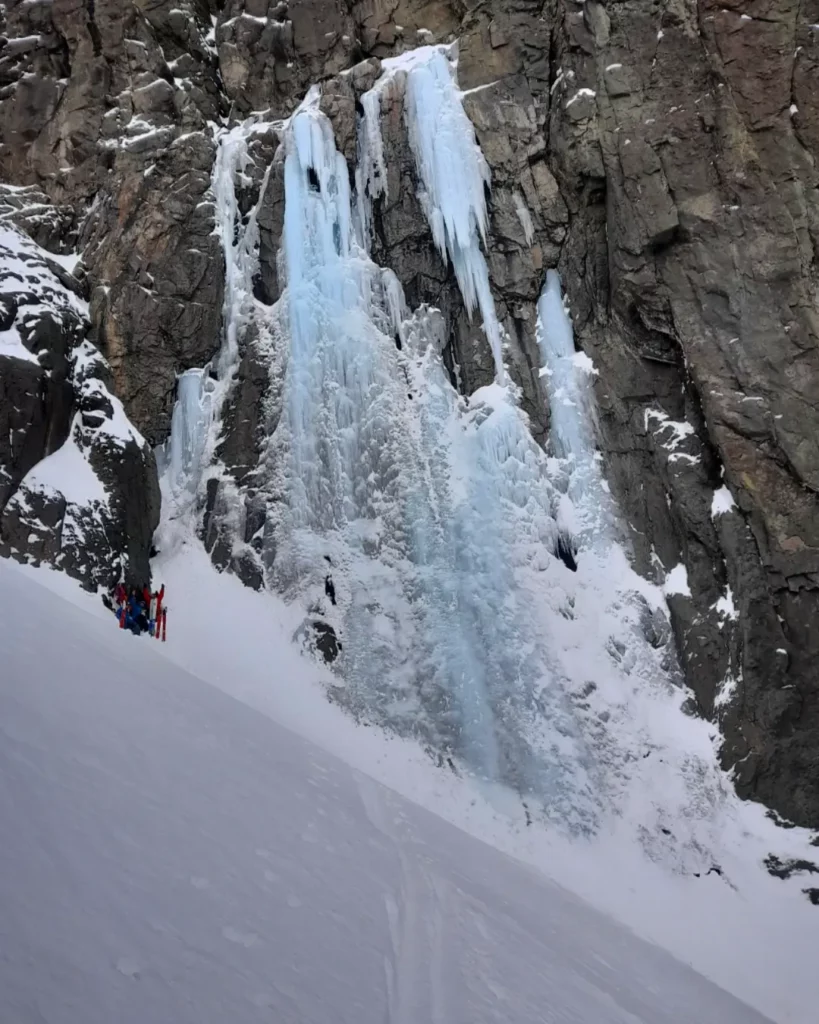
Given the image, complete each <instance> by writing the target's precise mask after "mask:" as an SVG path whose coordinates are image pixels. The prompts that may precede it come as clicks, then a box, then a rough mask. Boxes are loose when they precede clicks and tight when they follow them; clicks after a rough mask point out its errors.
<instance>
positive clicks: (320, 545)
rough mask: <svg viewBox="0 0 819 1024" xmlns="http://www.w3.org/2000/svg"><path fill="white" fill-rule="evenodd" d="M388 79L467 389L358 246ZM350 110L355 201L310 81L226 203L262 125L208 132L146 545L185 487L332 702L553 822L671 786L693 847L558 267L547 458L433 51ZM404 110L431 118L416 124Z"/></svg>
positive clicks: (655, 814) (696, 860)
mask: <svg viewBox="0 0 819 1024" xmlns="http://www.w3.org/2000/svg"><path fill="white" fill-rule="evenodd" d="M395 89H397V90H398V92H399V93H400V94H401V95H403V97H404V99H405V106H404V111H405V114H404V116H405V125H406V131H407V134H408V137H409V139H410V142H411V147H412V151H413V153H414V158H415V160H416V161H417V173H418V179H419V181H421V182H422V183H423V187H424V189H425V192H426V195H427V199H426V200H425V204H424V205H425V210H426V213H427V216H428V218H429V222H430V230H431V232H432V233H433V235H434V236H435V237H436V238H437V239H438V240H439V243H440V248H441V252H442V254H443V255H445V257H446V258H447V259H450V260H452V262H453V263H454V264H455V272H456V276H457V277H458V280H459V282H460V286H461V287H462V289H463V292H464V301H465V304H466V305H467V306H468V307H469V308H472V309H473V310H474V312H475V315H476V317H478V318H480V320H481V322H482V324H483V330H484V332H485V336H486V339H487V344H488V345H489V346H490V348H491V349H492V351H493V352H495V354H496V356H497V360H498V364H497V369H496V380H495V382H494V383H493V384H491V385H488V386H486V387H484V388H481V389H479V390H478V391H476V392H475V393H474V394H472V395H471V396H469V397H468V398H466V397H464V396H462V395H460V394H459V393H458V392H457V390H456V389H455V387H454V386H453V383H452V380H451V377H450V374H449V373H448V372H447V369H446V367H445V365H444V361H443V349H444V343H445V336H446V325H445V323H444V320H443V317H442V315H441V313H440V312H439V311H437V310H434V309H430V308H428V307H421V308H419V309H417V310H410V309H408V308H407V305H406V301H405V298H404V294H403V290H402V288H401V286H400V284H399V282H398V281H397V279H396V277H395V275H394V274H393V273H392V271H391V270H390V269H389V268H382V267H379V266H378V265H377V264H376V263H374V262H373V260H372V259H371V258H370V256H369V255H368V252H367V249H368V241H369V239H368V237H367V234H366V232H367V225H368V224H371V223H372V217H371V215H370V210H369V204H370V203H371V202H372V200H373V196H374V195H375V194H377V192H378V188H377V186H376V184H375V183H376V182H377V181H378V180H382V179H383V175H382V174H381V173H380V172H379V156H378V154H379V132H380V127H381V126H380V109H381V95H382V93H386V92H387V91H388V90H389V91H390V92H394V91H395ZM361 106H362V109H363V110H364V112H365V113H364V116H363V117H362V118H361V120H360V123H359V132H360V138H359V145H358V152H359V153H360V154H364V155H365V158H366V157H367V154H369V157H370V158H369V159H365V164H364V166H363V167H360V168H359V173H358V174H357V176H356V177H357V182H358V194H357V195H353V194H351V189H350V180H351V175H350V173H349V170H348V166H347V163H346V161H345V159H344V157H343V156H342V155H341V153H340V152H339V151H338V149H337V145H336V140H335V138H334V133H333V128H332V124H331V122H330V120H329V119H328V117H327V115H326V114H325V113H324V112H323V110H322V104H321V93H320V90H319V89H314V90H311V92H310V93H309V94H308V96H307V97H306V99H305V100H304V102H303V103H302V105H301V107H300V108H299V109H298V110H297V111H296V112H295V114H294V115H293V116H292V117H291V118H290V119H289V120H288V121H287V122H286V123H283V124H281V125H279V126H278V128H277V130H278V132H279V134H280V137H281V147H282V148H281V151H280V154H279V156H278V157H277V158H276V159H275V160H274V161H273V162H272V163H271V164H270V166H269V168H268V171H267V173H266V175H265V177H264V181H263V183H262V186H261V188H260V200H259V203H258V205H257V206H256V207H255V208H253V209H251V210H250V211H249V213H247V214H246V215H245V216H244V217H242V216H241V214H240V212H239V210H238V208H237V206H236V202H235V194H236V191H237V188H238V187H241V185H242V182H243V181H244V180H245V178H246V173H247V161H248V160H249V159H250V157H249V145H250V144H251V142H252V140H253V139H254V137H256V136H258V135H259V133H262V132H265V131H267V130H268V129H269V126H267V125H264V124H261V123H257V124H252V123H249V124H246V125H244V126H241V127H238V128H236V129H233V130H231V131H230V132H225V133H224V134H223V135H222V136H221V137H220V139H219V146H220V153H219V157H218V160H217V169H216V172H215V176H214V191H215V195H216V202H217V207H218V209H219V210H220V211H222V216H223V218H224V219H223V220H222V221H221V222H220V225H219V231H220V235H221V238H222V242H223V247H224V251H225V262H226V265H227V267H228V272H227V285H226V291H225V294H226V304H225V325H226V330H225V333H224V340H223V346H222V350H221V353H220V355H219V357H218V358H217V359H216V361H215V362H214V365H213V370H212V374H211V375H208V374H207V373H198V372H190V373H188V374H186V375H184V376H183V377H182V378H181V379H180V391H179V400H178V402H177V407H176V410H175V413H174V429H173V431H172V435H171V438H170V441H169V445H168V447H167V449H166V462H165V465H166V467H167V468H166V472H165V475H164V478H163V480H164V483H163V487H164V488H165V492H166V496H167V497H168V498H169V502H168V505H167V507H168V508H169V509H170V508H172V509H173V510H174V511H173V516H172V517H169V518H168V520H167V521H166V523H165V526H164V528H163V529H164V530H165V531H166V532H165V537H166V539H167V542H172V539H173V533H174V530H173V525H174V522H176V523H177V524H178V523H180V522H184V520H185V517H186V516H188V515H191V514H192V516H193V520H192V521H194V522H195V521H196V517H197V516H198V514H200V513H201V510H202V508H203V507H205V509H206V520H207V523H206V542H208V543H210V542H213V544H214V551H216V552H217V553H218V557H219V558H220V559H222V560H223V561H224V562H225V563H226V564H233V565H234V567H235V568H237V571H239V568H238V564H239V560H244V561H243V563H242V564H244V565H245V566H246V565H247V562H248V560H250V561H253V562H254V563H255V565H256V570H255V571H256V573H257V574H258V576H259V577H261V576H262V574H263V575H264V578H265V579H266V581H267V583H268V584H269V585H270V586H273V587H275V588H277V589H279V590H281V591H283V592H284V593H285V594H286V595H287V596H288V597H289V598H290V599H292V600H293V601H296V602H300V603H301V604H302V605H303V606H304V609H305V617H306V621H308V620H309V622H310V623H312V628H313V629H315V623H316V621H320V622H321V623H323V626H322V628H324V627H325V626H326V627H331V628H332V630H333V631H334V633H335V635H336V636H337V637H338V638H339V639H340V640H341V641H342V646H341V648H340V650H339V651H338V652H336V651H334V654H335V653H337V654H338V656H337V658H336V659H335V661H334V662H333V667H334V670H335V671H336V672H337V676H338V685H337V687H336V688H335V690H334V698H335V699H336V700H337V701H338V702H339V703H341V704H343V705H344V706H346V707H348V708H349V709H350V710H351V711H352V712H353V713H355V714H356V715H357V716H358V717H360V718H361V719H362V720H365V721H368V722H371V723H377V724H379V725H382V726H386V727H388V728H390V729H394V730H396V731H398V732H401V733H405V734H410V735H414V736H416V737H418V738H419V739H421V740H422V742H424V743H425V744H426V745H427V746H428V747H429V748H430V750H431V751H432V752H433V753H434V754H436V755H437V756H438V757H439V758H441V759H445V758H449V759H450V760H451V763H452V764H453V766H455V767H456V770H459V771H464V772H467V773H469V774H471V775H473V776H474V777H475V778H476V779H477V780H479V781H480V782H481V783H483V784H487V785H490V786H491V785H494V784H504V785H507V786H510V787H512V788H513V789H514V790H516V791H517V792H518V793H520V794H521V795H522V796H523V798H524V799H525V800H526V802H527V804H528V806H529V807H530V809H531V813H532V814H534V815H536V816H545V817H546V818H548V819H549V820H550V821H552V822H554V823H556V824H559V825H560V826H561V827H564V828H567V829H569V830H571V831H583V832H588V831H592V830H595V829H596V828H598V827H600V825H601V822H602V821H603V820H604V818H605V817H606V816H607V814H608V813H609V812H610V811H611V810H612V809H613V810H615V811H616V812H620V813H626V811H627V809H628V808H629V807H631V806H632V805H633V803H634V802H635V801H638V800H639V801H642V803H643V804H644V807H643V808H642V809H641V817H642V819H643V821H644V822H646V823H649V827H648V832H647V835H652V836H654V835H656V834H657V831H658V829H659V827H660V825H661V823H662V821H664V820H665V819H666V817H672V816H673V815H674V814H676V813H678V812H680V811H681V808H685V809H686V810H687V811H688V813H689V816H690V817H693V818H694V820H695V822H696V824H695V826H694V829H693V831H694V833H695V834H697V835H698V836H699V838H698V839H696V840H693V841H692V842H690V843H682V844H678V845H679V849H678V850H677V851H676V852H675V853H674V855H673V856H674V857H675V858H677V859H679V860H680V861H681V862H683V863H687V864H697V865H698V864H700V862H701V860H703V859H707V853H706V852H704V851H705V850H706V848H707V843H708V836H709V830H710V827H711V815H712V812H713V809H714V807H715V806H717V805H718V804H719V801H720V799H721V794H722V792H723V789H722V787H723V782H722V779H721V776H720V774H719V772H718V770H717V769H716V766H715V765H714V763H713V755H712V752H711V749H710V744H709V743H708V741H707V740H705V741H703V735H702V733H701V731H700V732H698V731H697V730H698V729H699V727H694V726H692V743H691V744H688V745H686V744H685V743H683V744H680V743H679V742H678V740H677V738H676V737H675V735H674V729H675V724H674V723H675V721H676V719H677V718H678V717H679V707H680V704H681V702H682V700H683V697H684V694H683V691H682V690H680V689H675V687H674V684H675V683H677V682H678V674H677V669H676V663H675V660H674V656H673V651H672V649H671V644H670V630H669V626H668V621H667V617H666V614H665V610H664V607H665V606H664V601H663V598H662V594H661V593H660V591H659V590H657V589H656V588H652V587H651V586H650V585H648V584H646V583H645V581H643V580H641V579H640V578H639V577H637V576H636V575H635V574H634V573H633V572H632V571H631V570H630V568H629V566H628V560H627V558H626V555H625V552H624V550H623V549H622V547H621V546H620V545H619V544H618V543H617V529H616V523H615V514H614V509H613V506H612V504H611V499H610V497H609V495H608V493H607V489H606V485H605V482H604V479H603V476H602V474H601V472H600V469H599V465H598V460H597V457H596V453H595V450H594V440H593V438H594V428H593V422H592V418H591V417H592V409H593V402H592V399H591V394H590V391H589V387H588V381H589V378H590V367H589V366H587V365H585V364H583V362H582V360H581V359H579V358H578V357H577V356H576V355H575V354H574V345H573V341H572V331H571V323H570V321H569V319H568V317H567V314H566V312H565V310H564V307H563V300H562V296H561V291H560V285H559V280H558V279H557V277H556V275H550V276H549V277H548V278H547V283H546V288H545V291H544V294H543V299H542V302H541V305H540V329H539V337H540V341H541V357H542V369H541V371H540V373H541V378H542V379H543V380H544V382H545V387H546V392H547V394H548V396H549V399H550V401H551V406H552V411H553V419H554V427H555V444H554V450H553V452H552V453H550V454H547V453H546V452H544V451H543V449H542V448H541V447H540V446H539V445H538V444H537V443H536V442H535V441H534V440H533V437H532V434H531V431H530V425H529V423H528V421H527V418H526V416H525V415H524V414H523V413H522V412H521V409H520V406H519V398H520V394H519V389H518V388H517V387H515V386H514V385H513V384H512V383H511V382H510V379H509V374H508V371H507V369H506V367H505V366H504V364H503V344H502V338H501V336H500V335H499V334H497V332H499V331H500V325H499V322H498V319H497V316H496V314H495V309H494V305H493V299H492V294H491V291H490V290H489V288H488V286H487V287H486V288H484V285H483V283H482V282H488V267H487V263H486V260H485V255H484V249H483V245H482V241H481V233H482V224H483V217H484V215H485V214H484V212H483V211H484V209H485V208H484V189H483V184H484V181H485V176H486V168H485V164H484V162H483V158H482V156H481V154H480V150H479V149H478V147H477V145H476V143H475V138H474V133H473V129H472V127H471V125H470V123H469V121H468V119H467V118H466V117H465V115H464V112H463V108H462V106H461V97H460V94H459V93H458V89H457V83H456V81H455V77H454V67H453V64H452V62H451V59H450V54H449V53H448V51H447V50H446V49H441V48H428V49H426V50H424V51H421V52H419V53H416V54H413V55H408V57H405V58H403V59H401V60H399V61H396V62H394V63H392V64H391V63H387V64H386V66H385V69H384V77H383V78H382V79H379V80H378V81H377V82H376V83H375V85H374V86H373V88H372V91H371V92H370V93H369V94H365V95H364V96H363V97H362V103H361ZM427 108H432V109H435V110H437V111H438V118H437V121H436V122H434V123H424V124H419V123H418V122H417V118H418V115H419V114H420V113H421V112H422V110H423V109H427ZM453 154H454V157H453ZM455 157H456V158H457V160H460V161H461V162H465V161H466V162H468V161H472V164H471V165H470V166H467V167H466V168H465V172H464V175H463V179H464V181H465V182H467V183H468V182H470V181H471V182H472V183H473V186H474V187H473V188H472V189H471V191H470V188H468V187H466V186H465V187H464V188H463V189H462V190H452V189H451V188H449V187H448V185H447V177H446V176H447V175H448V174H450V173H451V169H452V166H453V159H454V158H455ZM277 168H278V169H280V172H281V176H282V182H283V188H284V197H283V198H284V209H283V216H282V243H281V252H280V258H279V280H280V283H281V284H282V285H283V291H282V293H281V296H280V298H279V299H278V301H277V302H276V304H275V305H274V306H272V307H270V306H267V305H266V304H265V303H264V302H262V301H260V300H259V299H258V298H256V297H255V296H254V289H253V282H254V279H255V278H256V276H257V275H258V273H259V250H258V244H257V239H258V222H259V220H260V219H261V218H262V217H263V216H264V215H265V213H264V203H265V199H266V196H267V183H268V182H269V181H270V180H271V176H272V175H274V174H278V173H279V170H277ZM496 336H497V338H500V344H496ZM249 350H252V351H253V353H254V357H253V358H254V359H255V360H256V361H262V360H263V361H265V362H266V365H267V367H268V373H269V381H268V387H267V391H266V394H267V398H266V410H265V415H266V420H265V423H264V427H265V428H266V430H265V439H264V442H263V444H262V451H261V458H260V461H259V465H258V467H257V468H256V470H255V472H254V473H253V474H251V478H249V479H251V480H252V482H251V483H250V484H246V485H244V486H243V487H237V481H236V477H235V476H234V475H233V474H232V473H231V472H230V471H229V469H228V467H227V466H226V465H224V464H223V462H222V460H221V459H220V453H221V452H222V451H223V449H222V448H220V444H219V436H220V431H221V429H222V422H223V415H224V410H225V409H226V408H228V407H229V404H230V402H231V397H230V396H231V391H232V389H233V390H235V389H236V387H238V386H240V384H241V381H240V379H239V378H237V376H236V375H237V373H238V372H239V368H240V365H241V363H242V361H243V360H244V359H245V358H246V354H247V351H249ZM243 352H244V353H245V355H242V353H243ZM260 505H261V507H262V515H261V517H260V518H257V516H256V513H257V512H258V509H259V507H260ZM174 517H175V518H174ZM219 523H221V526H220V525H219ZM214 524H216V525H214ZM214 531H215V532H214ZM570 562H571V565H570V564H569V563H570ZM328 576H331V577H332V581H333V591H332V600H331V598H330V596H329V593H328V590H327V585H326V578H327V577H328ZM300 635H304V636H309V635H310V630H308V629H305V630H304V631H302V632H300ZM654 826H657V828H654ZM659 834H661V835H662V834H663V833H662V832H660V833H659ZM652 842H654V840H653V839H652ZM653 852H656V851H653ZM663 855H664V856H668V855H669V850H668V849H666V850H665V851H664V854H663Z"/></svg>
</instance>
